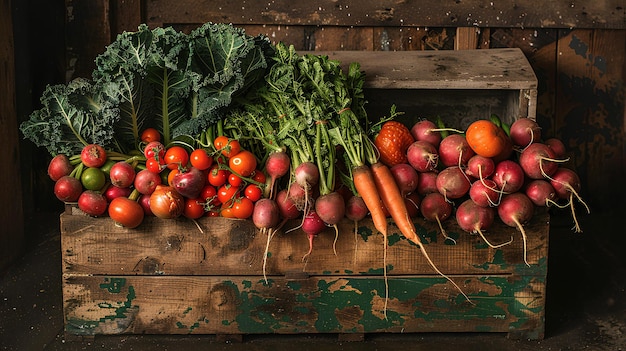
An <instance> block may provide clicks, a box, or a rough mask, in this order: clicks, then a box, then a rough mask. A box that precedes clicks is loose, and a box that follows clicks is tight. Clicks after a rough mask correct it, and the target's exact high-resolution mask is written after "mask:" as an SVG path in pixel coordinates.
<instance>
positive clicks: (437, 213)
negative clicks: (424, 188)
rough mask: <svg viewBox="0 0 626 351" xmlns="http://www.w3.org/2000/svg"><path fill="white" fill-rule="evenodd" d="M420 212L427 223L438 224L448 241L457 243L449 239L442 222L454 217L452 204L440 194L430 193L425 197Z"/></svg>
mask: <svg viewBox="0 0 626 351" xmlns="http://www.w3.org/2000/svg"><path fill="white" fill-rule="evenodd" d="M420 212H421V213H422V216H424V218H425V219H426V220H427V221H431V222H437V224H438V225H439V229H440V230H441V234H442V235H443V237H444V238H445V239H446V240H451V241H452V242H453V243H455V244H456V241H455V240H454V239H453V238H451V237H449V236H448V234H447V233H446V231H445V229H443V225H442V224H441V222H443V221H445V220H446V219H448V217H450V216H451V215H452V204H450V203H449V202H448V201H446V199H445V198H444V196H443V195H441V194H440V193H430V194H427V195H426V196H424V198H423V199H422V201H421V203H420Z"/></svg>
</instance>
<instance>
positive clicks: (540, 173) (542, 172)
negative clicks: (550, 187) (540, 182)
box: [519, 143, 567, 179]
mask: <svg viewBox="0 0 626 351" xmlns="http://www.w3.org/2000/svg"><path fill="white" fill-rule="evenodd" d="M566 161H567V159H565V160H559V159H557V158H556V155H555V153H554V151H552V149H551V148H550V147H549V146H548V145H546V144H542V143H533V144H531V145H529V146H528V147H527V148H525V149H524V151H522V153H521V154H520V156H519V164H520V166H521V167H522V169H523V170H524V174H526V176H527V177H528V178H530V179H544V178H550V176H551V175H553V174H554V172H556V169H557V168H558V167H559V162H566Z"/></svg>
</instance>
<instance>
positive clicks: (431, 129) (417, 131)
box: [411, 119, 441, 147]
mask: <svg viewBox="0 0 626 351" xmlns="http://www.w3.org/2000/svg"><path fill="white" fill-rule="evenodd" d="M436 129H437V125H436V124H435V122H432V121H429V120H427V119H423V120H421V121H417V122H416V123H415V124H414V125H413V127H411V135H413V139H415V140H421V141H425V142H428V143H430V144H432V145H433V146H435V147H438V146H439V143H441V133H440V132H439V131H437V130H436Z"/></svg>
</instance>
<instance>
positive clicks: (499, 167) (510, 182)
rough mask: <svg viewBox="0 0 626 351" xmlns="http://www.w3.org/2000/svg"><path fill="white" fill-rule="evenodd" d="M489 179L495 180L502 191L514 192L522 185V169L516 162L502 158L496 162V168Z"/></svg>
mask: <svg viewBox="0 0 626 351" xmlns="http://www.w3.org/2000/svg"><path fill="white" fill-rule="evenodd" d="M491 179H492V180H493V181H494V182H496V185H498V188H500V190H501V191H503V192H504V193H507V194H510V193H514V192H516V191H518V190H520V189H521V188H522V186H524V181H525V177H524V170H523V169H522V167H521V166H520V165H519V164H518V163H517V162H515V161H511V160H504V161H502V162H498V164H496V169H495V171H494V173H493V176H492V177H491Z"/></svg>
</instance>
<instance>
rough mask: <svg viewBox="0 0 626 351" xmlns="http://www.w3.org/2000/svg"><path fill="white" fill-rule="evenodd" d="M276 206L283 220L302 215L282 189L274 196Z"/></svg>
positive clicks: (285, 190)
mask: <svg viewBox="0 0 626 351" xmlns="http://www.w3.org/2000/svg"><path fill="white" fill-rule="evenodd" d="M276 204H277V205H278V211H279V213H280V216H281V218H283V219H295V218H298V217H300V215H301V214H302V211H301V210H300V209H298V205H297V204H296V203H295V202H294V201H293V199H292V198H291V197H290V196H289V195H288V192H287V189H282V190H281V191H279V192H278V193H277V194H276Z"/></svg>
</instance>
